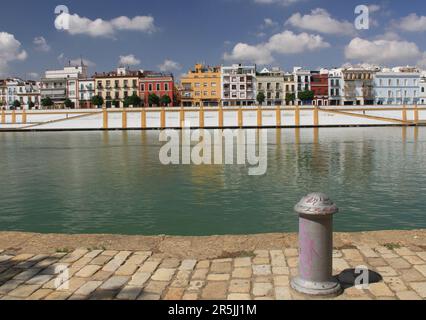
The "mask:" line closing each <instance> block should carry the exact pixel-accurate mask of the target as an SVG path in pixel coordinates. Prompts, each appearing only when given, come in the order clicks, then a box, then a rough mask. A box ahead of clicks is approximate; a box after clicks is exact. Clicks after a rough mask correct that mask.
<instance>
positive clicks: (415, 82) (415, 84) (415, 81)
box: [414, 79, 417, 87]
mask: <svg viewBox="0 0 426 320" xmlns="http://www.w3.org/2000/svg"><path fill="white" fill-rule="evenodd" d="M414 86H415V87H416V86H417V79H414Z"/></svg>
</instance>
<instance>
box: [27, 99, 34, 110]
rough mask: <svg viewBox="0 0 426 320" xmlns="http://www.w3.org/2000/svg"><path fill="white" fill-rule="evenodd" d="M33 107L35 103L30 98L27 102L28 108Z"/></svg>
mask: <svg viewBox="0 0 426 320" xmlns="http://www.w3.org/2000/svg"><path fill="white" fill-rule="evenodd" d="M34 107H35V103H34V102H32V101H31V100H30V102H28V109H30V110H31V109H33V108H34Z"/></svg>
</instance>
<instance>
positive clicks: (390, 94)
mask: <svg viewBox="0 0 426 320" xmlns="http://www.w3.org/2000/svg"><path fill="white" fill-rule="evenodd" d="M388 98H392V91H391V90H389V91H388Z"/></svg>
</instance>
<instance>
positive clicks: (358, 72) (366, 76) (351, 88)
mask: <svg viewBox="0 0 426 320" xmlns="http://www.w3.org/2000/svg"><path fill="white" fill-rule="evenodd" d="M377 71H378V70H367V69H361V68H360V69H356V68H349V69H343V79H344V92H343V104H344V105H349V106H350V105H352V106H353V105H372V104H374V75H375V73H376V72H377Z"/></svg>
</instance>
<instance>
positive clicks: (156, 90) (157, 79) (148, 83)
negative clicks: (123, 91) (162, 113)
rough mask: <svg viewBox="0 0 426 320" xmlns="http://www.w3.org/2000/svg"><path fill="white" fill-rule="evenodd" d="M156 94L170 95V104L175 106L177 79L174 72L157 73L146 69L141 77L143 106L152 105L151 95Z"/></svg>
mask: <svg viewBox="0 0 426 320" xmlns="http://www.w3.org/2000/svg"><path fill="white" fill-rule="evenodd" d="M150 95H156V96H157V97H158V98H160V100H161V98H162V97H164V96H168V97H169V98H170V103H169V104H168V106H174V105H175V103H176V97H175V81H174V77H173V74H171V73H169V74H167V73H156V72H152V71H145V72H143V73H142V75H141V77H140V78H139V96H140V97H141V99H142V106H143V107H152V106H153V105H152V104H151V103H150V100H149V96H150Z"/></svg>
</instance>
